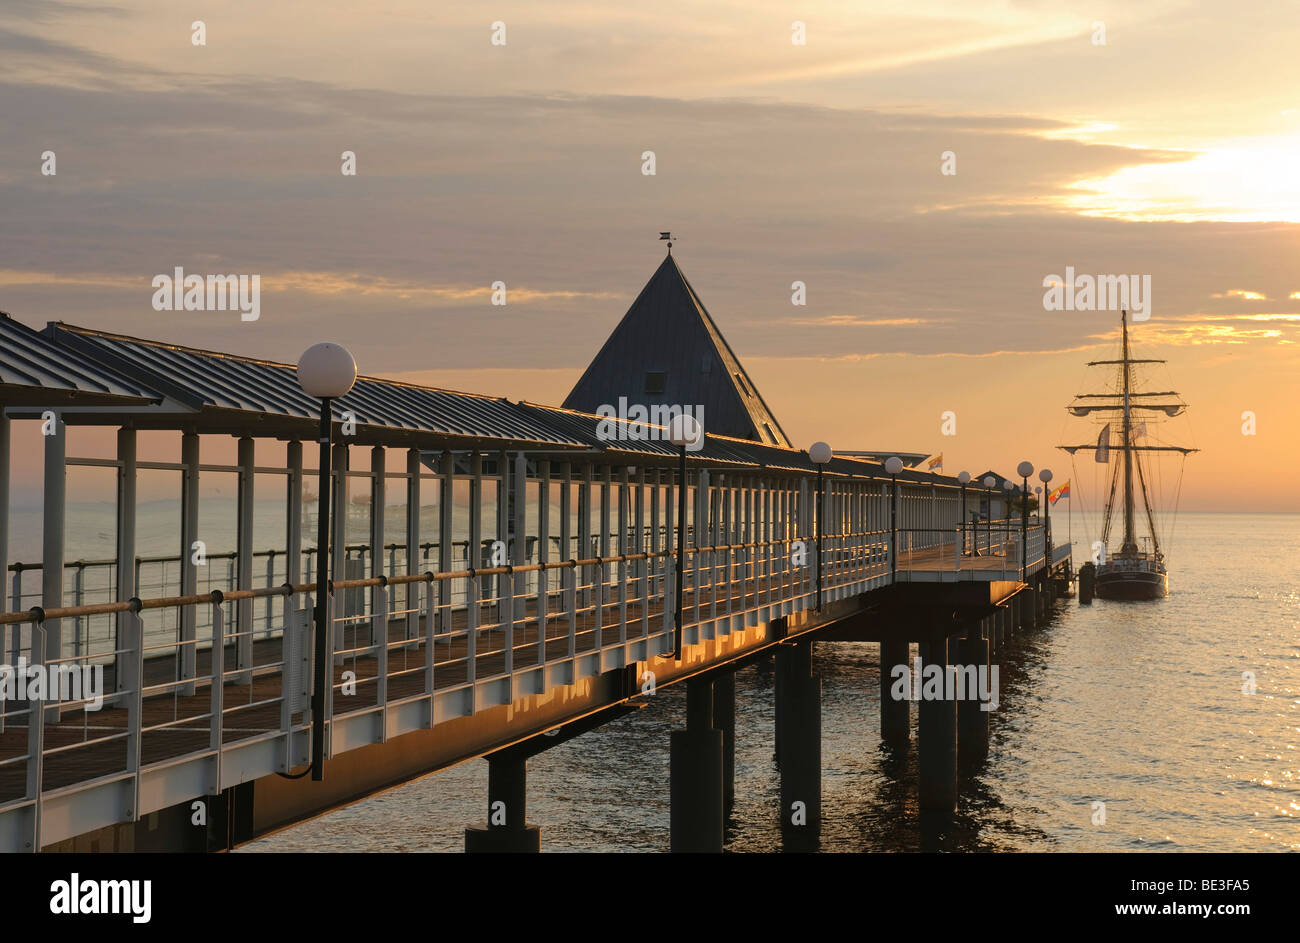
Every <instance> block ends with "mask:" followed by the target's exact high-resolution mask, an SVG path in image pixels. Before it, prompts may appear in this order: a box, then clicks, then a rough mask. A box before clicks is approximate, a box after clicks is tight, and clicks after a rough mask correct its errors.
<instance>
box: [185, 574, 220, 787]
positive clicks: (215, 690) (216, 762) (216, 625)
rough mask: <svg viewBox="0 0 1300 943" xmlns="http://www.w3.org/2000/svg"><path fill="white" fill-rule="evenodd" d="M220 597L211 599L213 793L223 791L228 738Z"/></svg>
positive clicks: (210, 735) (210, 686)
mask: <svg viewBox="0 0 1300 943" xmlns="http://www.w3.org/2000/svg"><path fill="white" fill-rule="evenodd" d="M220 600H221V593H220V591H217V594H216V597H215V598H214V600H213V602H212V628H211V631H212V649H211V652H212V664H210V665H209V666H208V675H209V682H208V683H209V691H208V696H209V704H208V713H209V714H210V715H211V717H210V718H209V720H208V749H209V750H210V751H212V755H213V773H212V784H211V785H210V786H209V790H210V794H211V795H214V796H215V795H217V794H219V793H220V792H221V745H222V741H223V739H224V737H225V734H224V727H225V709H226V701H225V697H226V611H225V610H224V609H222V608H221V601H220ZM195 608H197V607H195ZM190 644H191V645H194V644H195V643H193V642H192V643H190Z"/></svg>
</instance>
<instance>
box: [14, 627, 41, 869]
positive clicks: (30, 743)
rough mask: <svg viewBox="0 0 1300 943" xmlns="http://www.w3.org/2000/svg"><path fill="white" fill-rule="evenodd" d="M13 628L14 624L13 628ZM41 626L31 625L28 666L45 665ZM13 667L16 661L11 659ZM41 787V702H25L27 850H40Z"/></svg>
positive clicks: (39, 698) (37, 700)
mask: <svg viewBox="0 0 1300 943" xmlns="http://www.w3.org/2000/svg"><path fill="white" fill-rule="evenodd" d="M14 626H15V628H17V623H15V624H14ZM45 644H46V643H45V626H43V625H40V624H39V623H35V622H33V623H32V666H33V667H36V666H44V664H45ZM14 662H15V664H16V663H17V659H16V658H15V659H14ZM44 785H45V698H44V697H37V698H29V699H28V701H27V785H26V790H25V796H26V798H27V800H28V801H29V802H31V804H32V806H31V814H30V816H29V818H28V827H27V829H26V831H27V835H28V836H29V837H28V839H27V843H26V844H27V850H28V851H32V852H37V851H40V850H41V811H42V808H43V805H44V792H43V789H44Z"/></svg>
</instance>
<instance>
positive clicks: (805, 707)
mask: <svg viewBox="0 0 1300 943" xmlns="http://www.w3.org/2000/svg"><path fill="white" fill-rule="evenodd" d="M776 657H777V674H778V675H782V674H784V675H785V678H784V681H783V683H782V685H781V687H780V688H778V690H777V697H778V698H782V699H784V701H785V704H784V705H783V706H782V707H781V710H780V716H781V725H782V728H783V729H782V731H781V834H782V838H783V840H784V844H785V848H786V849H787V850H789V851H815V850H817V847H818V845H819V844H820V841H821V809H822V730H821V727H822V713H821V696H822V682H821V678H820V677H818V676H817V675H815V674H813V670H812V643H811V642H804V643H799V644H794V645H786V646H782V647H781V648H780V649H778V650H777V656H776Z"/></svg>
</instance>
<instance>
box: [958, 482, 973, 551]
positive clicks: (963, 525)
mask: <svg viewBox="0 0 1300 943" xmlns="http://www.w3.org/2000/svg"><path fill="white" fill-rule="evenodd" d="M957 480H958V481H959V482H961V555H962V556H963V557H964V556H966V485H967V484H969V483H970V472H968V471H961V472H958V473H957Z"/></svg>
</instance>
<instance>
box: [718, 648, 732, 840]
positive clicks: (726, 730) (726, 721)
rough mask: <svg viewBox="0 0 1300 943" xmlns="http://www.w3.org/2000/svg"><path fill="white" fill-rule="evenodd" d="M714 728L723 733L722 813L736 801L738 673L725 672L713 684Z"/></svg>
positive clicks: (728, 810)
mask: <svg viewBox="0 0 1300 943" xmlns="http://www.w3.org/2000/svg"><path fill="white" fill-rule="evenodd" d="M713 726H714V728H716V729H717V730H721V731H722V813H723V815H724V816H725V815H728V814H730V812H731V807H732V806H733V805H734V804H735V800H736V673H735V672H734V671H724V672H723V673H722V674H720V675H719V676H718V680H716V681H714V682H713Z"/></svg>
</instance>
